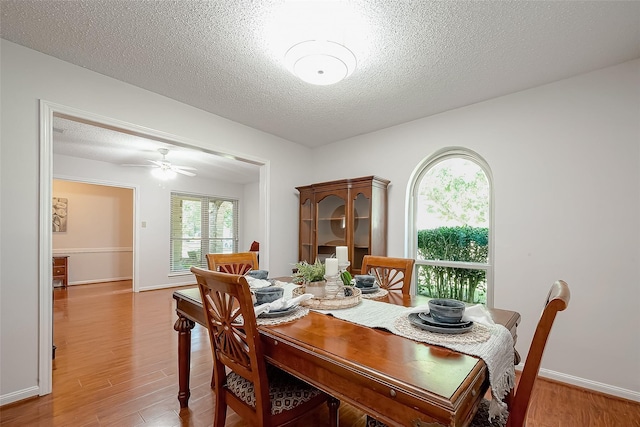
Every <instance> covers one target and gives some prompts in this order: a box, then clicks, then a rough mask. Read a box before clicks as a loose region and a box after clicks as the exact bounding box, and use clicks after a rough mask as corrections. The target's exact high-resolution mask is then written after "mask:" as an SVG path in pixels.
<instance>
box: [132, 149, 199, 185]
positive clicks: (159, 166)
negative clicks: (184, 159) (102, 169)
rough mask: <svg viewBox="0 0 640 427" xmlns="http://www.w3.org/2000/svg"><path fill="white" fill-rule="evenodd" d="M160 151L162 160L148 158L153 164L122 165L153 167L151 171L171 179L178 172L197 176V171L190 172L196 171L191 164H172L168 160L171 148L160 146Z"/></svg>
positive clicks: (161, 177) (158, 176)
mask: <svg viewBox="0 0 640 427" xmlns="http://www.w3.org/2000/svg"><path fill="white" fill-rule="evenodd" d="M158 152H159V153H160V154H162V160H151V159H147V160H148V161H149V162H151V163H152V164H151V165H131V164H124V165H121V166H134V167H143V168H153V169H152V170H151V173H152V174H153V175H154V176H155V177H157V178H160V179H170V178H174V177H175V176H176V174H178V173H179V174H182V175H186V176H196V174H195V173H193V172H189V171H195V170H196V169H195V168H192V167H189V166H178V165H172V164H171V162H169V161H168V160H167V154H168V153H169V150H168V149H166V148H158Z"/></svg>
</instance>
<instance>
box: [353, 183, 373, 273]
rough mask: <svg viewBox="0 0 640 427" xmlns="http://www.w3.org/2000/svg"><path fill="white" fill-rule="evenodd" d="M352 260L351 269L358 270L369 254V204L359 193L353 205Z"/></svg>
mask: <svg viewBox="0 0 640 427" xmlns="http://www.w3.org/2000/svg"><path fill="white" fill-rule="evenodd" d="M353 221H354V224H353V259H352V260H351V268H352V269H353V270H360V269H361V268H362V259H363V258H364V256H365V255H368V254H370V253H371V203H370V200H369V199H367V198H366V197H365V196H364V194H362V193H359V194H358V196H357V197H356V198H355V200H354V203H353Z"/></svg>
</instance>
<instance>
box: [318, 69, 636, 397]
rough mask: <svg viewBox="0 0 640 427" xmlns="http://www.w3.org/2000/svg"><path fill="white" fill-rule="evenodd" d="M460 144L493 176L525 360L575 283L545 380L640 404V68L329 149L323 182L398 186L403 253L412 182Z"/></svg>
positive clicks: (503, 292) (510, 302)
mask: <svg viewBox="0 0 640 427" xmlns="http://www.w3.org/2000/svg"><path fill="white" fill-rule="evenodd" d="M448 146H464V147H468V148H470V149H471V150H474V151H476V152H477V153H479V154H480V155H481V156H483V157H484V158H485V159H486V160H487V162H488V163H489V166H490V167H491V170H492V172H493V178H494V186H495V188H494V190H495V249H496V250H495V306H496V307H501V308H507V309H511V310H516V311H518V312H519V313H520V314H521V315H522V323H521V325H520V327H519V328H518V335H519V339H518V344H517V348H518V350H519V351H520V353H521V354H522V355H523V356H524V355H526V352H527V350H528V347H529V343H530V341H531V337H532V335H533V331H534V327H535V323H536V322H537V319H538V317H539V315H540V311H541V309H542V304H543V300H544V298H545V297H546V294H547V292H548V290H549V287H550V286H551V284H552V283H553V281H555V280H556V279H564V280H566V281H567V282H568V283H569V286H570V289H571V291H572V299H571V303H570V305H569V308H568V310H567V311H565V312H562V313H560V314H559V316H558V318H557V320H556V324H555V326H554V329H553V331H552V333H551V336H550V339H549V343H548V348H547V351H546V353H545V357H544V361H543V365H542V367H543V368H544V369H545V370H549V371H552V372H548V371H545V372H544V373H545V374H546V375H548V376H552V377H554V378H557V379H559V380H562V381H568V382H574V383H577V384H580V385H582V386H585V387H589V388H595V389H599V390H603V391H605V392H608V393H613V394H618V395H621V396H624V397H628V398H632V399H635V400H640V333H638V330H637V328H638V326H640V60H636V61H633V62H628V63H625V64H622V65H619V66H616V67H610V68H606V69H603V70H600V71H597V72H593V73H589V74H585V75H581V76H577V77H574V78H571V79H567V80H563V81H559V82H556V83H553V84H549V85H546V86H542V87H539V88H535V89H531V90H527V91H523V92H519V93H515V94H512V95H508V96H504V97H501V98H497V99H493V100H490V101H486V102H482V103H479V104H475V105H471V106H468V107H465V108H460V109H457V110H454V111H450V112H447V113H444V114H439V115H437V116H432V117H429V118H424V119H421V120H416V121H413V122H411V123H407V124H404V125H400V126H396V127H393V128H389V129H386V130H382V131H380V132H375V133H371V134H367V135H363V136H359V137H355V138H352V139H349V140H347V141H341V142H339V143H336V144H333V145H329V146H325V147H322V148H320V149H318V150H316V153H314V158H315V159H316V164H318V165H323V167H322V168H316V169H315V179H316V181H323V180H329V179H335V178H337V175H339V174H340V175H343V174H344V172H342V171H344V170H349V171H350V172H349V173H350V176H352V177H356V176H365V175H379V176H381V177H384V178H387V179H390V180H391V186H390V189H389V239H388V241H389V247H388V254H389V255H390V256H403V255H404V242H405V235H404V227H405V200H406V197H405V196H406V190H407V186H408V181H409V177H410V175H411V173H412V171H413V170H414V168H415V167H416V166H417V165H418V164H419V163H420V162H421V161H422V160H423V159H424V158H425V157H427V156H429V155H430V154H432V153H433V152H435V151H437V150H439V149H441V148H443V147H448ZM337 152H339V153H340V156H336V155H335V154H336V153H337ZM353 159H357V161H353ZM329 165H330V166H331V167H329ZM409 256H411V254H409ZM603 307H607V308H608V309H609V310H610V311H609V313H608V314H607V315H602V314H601V313H600V309H601V308H603ZM574 377H575V378H574Z"/></svg>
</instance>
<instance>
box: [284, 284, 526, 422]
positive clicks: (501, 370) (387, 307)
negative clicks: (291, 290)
mask: <svg viewBox="0 0 640 427" xmlns="http://www.w3.org/2000/svg"><path fill="white" fill-rule="evenodd" d="M285 289H286V288H285ZM285 292H286V290H285ZM316 311H319V312H322V313H325V314H330V315H332V316H334V317H336V318H339V319H342V320H347V321H349V322H352V323H356V324H359V325H363V326H368V327H371V328H381V329H385V330H387V331H389V332H391V333H393V334H395V335H399V336H403V337H405V338H409V339H412V340H415V341H420V342H425V343H428V344H433V345H439V346H442V347H445V348H448V349H451V350H454V351H457V352H460V353H464V354H468V355H471V356H477V357H480V358H481V359H482V360H483V361H484V362H485V364H486V365H487V368H488V370H489V383H490V385H491V394H492V397H493V399H491V406H490V408H489V409H490V410H489V418H490V419H491V418H493V417H505V418H506V416H507V405H506V404H505V403H504V402H503V401H502V399H503V398H504V397H505V396H506V395H507V393H508V392H509V390H511V388H513V386H514V385H515V370H514V365H513V344H514V343H513V337H512V336H511V333H510V332H509V331H508V330H507V328H505V327H504V326H502V325H482V324H475V325H474V328H472V330H471V331H470V332H468V333H466V334H436V333H432V332H429V331H424V330H422V329H419V328H417V327H415V326H413V325H411V324H410V323H409V321H408V320H407V316H408V313H407V312H408V309H407V308H406V307H402V306H399V305H395V304H388V303H384V302H379V301H373V300H363V301H362V303H360V304H359V305H357V306H356V307H352V308H347V309H343V310H332V311H328V310H316Z"/></svg>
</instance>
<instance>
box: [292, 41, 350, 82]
mask: <svg viewBox="0 0 640 427" xmlns="http://www.w3.org/2000/svg"><path fill="white" fill-rule="evenodd" d="M284 60H285V64H286V66H287V68H288V69H289V71H291V72H292V73H293V74H294V75H295V76H297V77H298V78H300V79H301V80H303V81H305V82H307V83H311V84H314V85H321V86H326V85H332V84H334V83H338V82H339V81H341V80H343V79H345V78H347V77H349V76H350V75H351V73H353V70H355V68H356V63H357V61H356V57H355V55H354V54H353V52H351V51H350V50H349V49H347V48H346V47H345V46H343V45H341V44H339V43H336V42H332V41H321V40H307V41H304V42H301V43H298V44H296V45H294V46H293V47H291V49H289V50H288V51H287V53H286V54H285V56H284Z"/></svg>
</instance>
